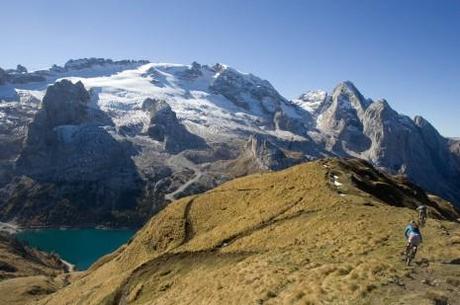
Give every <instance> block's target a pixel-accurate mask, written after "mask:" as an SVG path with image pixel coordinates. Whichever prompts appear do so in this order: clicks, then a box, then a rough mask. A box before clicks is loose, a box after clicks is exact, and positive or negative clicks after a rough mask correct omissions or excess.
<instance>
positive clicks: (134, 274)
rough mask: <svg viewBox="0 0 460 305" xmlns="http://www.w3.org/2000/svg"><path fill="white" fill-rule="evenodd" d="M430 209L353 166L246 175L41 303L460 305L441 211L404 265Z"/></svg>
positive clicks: (452, 240)
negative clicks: (419, 217)
mask: <svg viewBox="0 0 460 305" xmlns="http://www.w3.org/2000/svg"><path fill="white" fill-rule="evenodd" d="M334 176H337V177H338V178H334ZM334 180H337V181H338V182H340V183H341V185H336V184H334ZM356 185H359V186H360V188H361V189H362V190H366V192H363V191H362V190H361V189H358V188H357V187H356ZM381 190H384V191H383V192H382V191H381ZM368 192H370V193H372V194H374V195H370V193H368ZM376 196H377V197H376ZM379 198H380V199H379ZM383 200H385V201H387V202H384V201H383ZM426 200H428V199H427V197H426V196H425V195H424V194H423V193H421V191H420V190H419V189H417V188H415V187H413V186H411V185H409V184H406V183H403V181H402V180H396V179H393V178H390V177H387V176H385V175H382V174H379V173H378V172H376V171H374V170H373V169H371V168H369V167H368V165H367V164H366V163H363V162H358V161H350V162H339V161H337V160H327V161H316V162H311V163H307V164H303V165H299V166H295V167H292V168H289V169H287V170H284V171H281V172H276V173H269V174H256V175H251V176H247V177H244V178H240V179H236V180H234V181H231V182H228V183H225V184H224V185H222V186H220V187H218V188H216V189H214V190H211V191H209V192H207V193H205V194H202V195H197V196H191V197H187V198H183V199H181V200H179V201H176V202H175V203H173V204H170V205H169V206H168V207H167V208H165V209H164V210H163V211H162V212H160V213H159V214H158V215H156V216H155V217H153V218H152V219H151V221H150V222H149V223H148V224H146V225H145V226H144V228H143V229H142V230H141V231H140V232H139V233H138V234H137V235H136V237H135V238H134V239H133V240H132V241H131V242H130V243H129V244H128V245H126V246H124V247H123V248H120V249H119V250H118V251H117V252H115V253H113V254H111V255H109V256H107V257H104V258H102V259H101V260H100V261H99V262H97V263H96V264H95V265H93V267H92V268H91V269H90V270H89V272H88V273H86V274H85V275H84V276H82V277H81V278H80V279H79V280H77V281H75V282H73V283H72V284H71V285H69V286H67V287H65V288H63V289H61V290H60V291H58V292H57V293H55V294H53V295H51V296H50V297H47V298H46V299H43V300H42V301H41V302H40V304H47V305H53V304H56V305H64V304H85V305H91V304H111V305H112V304H142V305H145V304H165V305H166V304H171V305H173V304H174V305H179V304H226V305H227V304H417V305H420V304H433V302H435V301H436V300H438V301H439V302H442V301H443V300H444V299H445V298H448V300H449V304H458V302H459V301H457V300H459V299H460V288H459V287H460V286H459V285H460V281H459V278H460V265H456V264H446V262H449V261H452V260H453V259H459V258H460V225H459V224H458V223H455V222H452V221H447V220H441V218H446V217H447V218H451V219H455V218H458V217H459V215H458V214H457V212H456V211H455V210H453V209H452V208H451V207H450V206H449V205H448V204H447V203H445V202H442V201H440V200H439V203H432V205H433V207H432V208H430V214H431V215H432V216H433V217H437V218H439V219H433V218H430V219H429V220H428V222H427V225H426V227H425V228H424V229H423V234H424V238H425V243H424V245H423V246H422V248H421V249H420V252H419V253H418V257H417V260H416V264H414V266H413V267H406V266H404V264H403V262H402V261H401V256H400V252H401V250H402V249H403V247H404V241H403V239H402V230H403V229H404V226H405V225H406V224H407V222H408V221H409V220H410V219H412V218H414V217H415V216H416V214H415V212H414V209H413V208H414V207H415V205H416V202H417V201H426ZM426 202H428V201H426ZM389 203H390V204H391V205H390V204H389ZM430 204H431V203H430ZM456 302H457V303H456ZM439 304H442V303H439Z"/></svg>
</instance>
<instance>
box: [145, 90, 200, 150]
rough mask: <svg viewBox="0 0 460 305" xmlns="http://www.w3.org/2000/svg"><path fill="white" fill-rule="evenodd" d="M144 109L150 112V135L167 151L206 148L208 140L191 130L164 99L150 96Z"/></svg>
mask: <svg viewBox="0 0 460 305" xmlns="http://www.w3.org/2000/svg"><path fill="white" fill-rule="evenodd" d="M142 109H144V110H145V111H147V112H148V113H149V114H150V126H149V127H148V131H147V133H148V135H149V136H150V137H151V138H152V139H154V140H156V141H159V142H162V143H163V145H164V149H165V150H166V151H167V152H170V153H173V154H176V153H179V152H181V151H183V150H186V149H204V148H206V147H207V145H206V142H205V141H204V140H203V139H202V138H200V137H199V136H197V135H194V134H192V133H191V132H189V131H188V130H187V129H186V128H185V126H184V125H182V123H181V122H180V121H179V120H178V119H177V116H176V113H175V112H174V111H173V110H172V109H171V107H170V106H169V105H168V103H166V102H165V101H164V100H157V99H151V98H148V99H146V100H145V101H144V102H143V105H142Z"/></svg>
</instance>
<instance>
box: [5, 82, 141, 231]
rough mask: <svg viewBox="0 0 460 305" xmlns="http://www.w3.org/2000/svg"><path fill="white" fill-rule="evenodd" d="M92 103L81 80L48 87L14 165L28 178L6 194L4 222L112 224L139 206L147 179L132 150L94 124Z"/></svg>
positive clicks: (9, 187) (15, 182)
mask: <svg viewBox="0 0 460 305" xmlns="http://www.w3.org/2000/svg"><path fill="white" fill-rule="evenodd" d="M89 99H90V96H89V93H88V91H87V90H86V89H85V88H84V86H83V84H82V83H80V82H78V83H75V84H73V83H71V82H70V81H68V80H63V81H60V82H58V83H56V84H55V85H52V86H50V87H49V88H48V90H47V93H46V95H45V97H44V98H43V103H42V107H41V109H40V110H39V111H38V112H37V114H36V115H35V118H34V120H33V121H32V123H31V124H30V125H29V129H28V134H27V138H26V140H25V145H24V148H23V150H22V152H21V154H20V156H19V158H18V160H17V161H16V175H19V176H27V177H17V178H16V179H13V180H12V181H11V182H10V183H9V184H8V185H7V186H5V187H4V189H3V190H2V192H3V194H4V195H5V196H2V197H3V198H2V200H1V201H0V210H1V211H2V213H1V215H2V220H10V219H12V218H15V217H18V218H21V220H23V221H26V219H27V223H28V224H29V225H30V224H32V223H34V224H37V225H38V224H41V225H43V224H53V225H59V224H65V223H73V224H74V225H79V224H80V225H84V224H95V223H100V222H102V223H104V222H106V223H108V224H110V223H116V222H117V221H118V220H117V217H124V216H123V214H124V212H123V211H126V210H132V209H134V208H135V207H136V206H137V204H138V203H137V199H138V197H140V196H141V195H142V192H143V188H144V181H143V180H142V179H141V178H140V176H139V173H138V171H137V169H136V167H135V165H134V163H133V161H132V159H131V155H132V154H133V149H132V148H131V145H129V143H124V142H118V141H117V140H116V139H114V137H113V136H112V135H110V134H109V133H108V131H107V130H105V129H104V127H103V126H99V125H97V123H95V122H93V121H92V120H91V118H90V116H89V113H90V111H92V110H91V109H90V108H89V107H88V102H89ZM91 117H92V116H91ZM69 213H70V214H69ZM145 216H146V215H144V217H145ZM138 217H139V215H137V216H136V218H135V219H134V218H133V219H132V222H138V221H139V218H138ZM124 221H126V220H124ZM20 222H21V221H20ZM128 222H129V221H128Z"/></svg>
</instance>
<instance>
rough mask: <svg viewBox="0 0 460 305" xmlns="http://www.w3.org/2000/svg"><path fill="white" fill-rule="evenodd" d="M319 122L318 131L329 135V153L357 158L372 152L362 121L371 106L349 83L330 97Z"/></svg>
mask: <svg viewBox="0 0 460 305" xmlns="http://www.w3.org/2000/svg"><path fill="white" fill-rule="evenodd" d="M328 99H329V100H328V101H327V102H326V103H327V105H326V106H324V107H323V108H322V112H321V113H320V114H319V115H320V116H319V118H318V128H319V129H320V130H321V131H322V132H324V133H325V134H327V135H328V138H327V139H328V141H327V142H326V149H327V150H330V151H332V152H334V153H337V154H338V155H355V154H356V153H360V152H363V151H365V150H366V149H368V148H369V146H370V144H371V142H370V140H369V138H367V137H366V135H364V133H363V129H364V127H363V122H362V117H363V115H364V113H365V111H366V109H367V107H368V106H369V102H368V101H367V100H366V99H365V98H364V97H363V96H362V95H361V93H359V91H358V90H357V89H356V87H355V86H354V85H353V84H352V83H350V82H343V83H340V84H339V85H338V86H337V87H336V88H335V89H334V91H333V92H332V95H331V96H330V97H328Z"/></svg>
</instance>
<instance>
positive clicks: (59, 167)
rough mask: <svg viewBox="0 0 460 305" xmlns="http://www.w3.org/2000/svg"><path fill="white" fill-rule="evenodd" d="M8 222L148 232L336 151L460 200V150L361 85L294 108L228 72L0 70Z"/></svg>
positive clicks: (137, 64)
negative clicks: (251, 179) (161, 218)
mask: <svg viewBox="0 0 460 305" xmlns="http://www.w3.org/2000/svg"><path fill="white" fill-rule="evenodd" d="M0 100H1V102H0V142H1V143H0V144H1V145H2V146H1V147H2V148H1V150H0V158H1V160H0V162H1V163H0V174H1V175H0V176H1V177H0V187H1V190H0V192H1V194H2V196H1V199H0V211H1V215H2V219H1V220H12V219H16V220H17V221H18V222H21V223H27V224H29V225H30V224H37V225H42V224H53V225H57V224H73V225H75V224H80V225H81V224H96V223H97V224H100V223H109V224H130V223H140V222H142V221H143V220H144V219H146V218H147V217H148V216H149V215H151V213H154V212H155V211H157V210H158V209H159V208H161V206H162V205H163V204H164V203H165V202H167V201H169V200H172V199H174V198H177V197H178V196H181V195H184V194H189V193H194V192H199V191H203V190H206V189H209V188H210V187H213V186H215V185H217V184H219V183H221V182H223V181H225V180H228V179H230V178H232V177H235V176H238V175H242V174H246V173H249V172H253V171H257V170H267V169H280V168H284V167H286V166H289V165H291V164H294V163H296V162H300V161H303V160H309V159H314V158H318V157H321V156H327V155H339V156H356V157H360V158H364V159H366V160H369V161H370V162H372V163H374V164H375V165H377V166H379V167H381V168H384V169H387V170H388V171H390V172H392V173H400V174H405V175H407V176H408V177H409V178H410V179H411V180H413V181H414V182H416V183H418V184H420V185H421V186H423V187H425V188H426V189H428V190H429V191H431V192H433V193H436V194H438V195H441V196H444V197H446V198H447V199H449V200H452V201H455V202H457V203H459V202H460V185H459V184H458V182H457V181H460V179H458V178H459V173H460V157H459V155H460V154H459V153H458V150H459V149H458V143H457V142H456V141H455V140H448V139H445V138H443V137H442V136H440V135H439V133H437V131H436V130H435V129H434V128H433V127H432V126H431V125H430V124H429V123H428V122H427V121H426V120H424V119H423V118H420V117H417V118H415V119H414V120H412V119H410V118H408V117H406V116H403V115H400V114H398V113H397V112H395V111H394V110H392V109H391V107H390V106H389V105H388V103H387V102H386V101H384V100H379V101H372V100H370V99H366V98H364V97H363V96H362V95H361V93H360V92H359V91H358V89H357V88H356V87H355V86H354V85H353V84H352V83H350V82H343V83H341V84H339V85H338V86H337V87H336V88H335V89H334V90H333V92H332V93H330V94H328V93H326V92H325V91H309V92H307V93H305V94H302V95H300V96H299V98H297V99H294V100H292V101H289V100H288V99H286V98H284V97H283V96H281V95H280V94H279V93H278V92H277V91H276V89H275V88H273V86H272V85H271V84H270V83H269V82H268V81H266V80H262V79H260V78H258V77H256V76H254V75H252V74H246V73H242V72H240V71H237V70H235V69H233V68H230V67H228V66H225V65H222V64H216V65H213V66H207V65H200V64H198V63H193V64H191V65H177V64H161V63H160V64H155V63H149V62H147V61H128V60H124V61H112V60H105V59H95V58H92V59H80V60H71V61H69V62H67V63H66V64H65V65H64V66H63V67H59V66H53V67H52V68H51V69H49V70H43V71H35V72H30V73H29V72H27V69H25V68H24V67H22V66H18V68H17V69H15V70H0Z"/></svg>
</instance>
